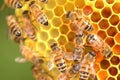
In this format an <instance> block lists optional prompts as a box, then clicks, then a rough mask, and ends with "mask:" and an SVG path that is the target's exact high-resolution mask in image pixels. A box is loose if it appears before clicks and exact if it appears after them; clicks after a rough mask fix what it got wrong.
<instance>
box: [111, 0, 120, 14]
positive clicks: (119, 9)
mask: <svg viewBox="0 0 120 80" xmlns="http://www.w3.org/2000/svg"><path fill="white" fill-rule="evenodd" d="M112 9H113V11H114V12H115V13H120V2H116V3H115V4H114V5H113V6H112Z"/></svg>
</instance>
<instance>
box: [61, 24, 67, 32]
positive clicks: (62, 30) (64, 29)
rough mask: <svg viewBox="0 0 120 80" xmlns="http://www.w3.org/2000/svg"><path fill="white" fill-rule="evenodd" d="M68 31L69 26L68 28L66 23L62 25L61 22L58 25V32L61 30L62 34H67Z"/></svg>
mask: <svg viewBox="0 0 120 80" xmlns="http://www.w3.org/2000/svg"><path fill="white" fill-rule="evenodd" d="M68 31H69V28H68V26H67V25H64V24H63V25H62V26H60V32H61V33H62V34H67V33H68Z"/></svg>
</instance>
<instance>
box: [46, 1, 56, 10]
mask: <svg viewBox="0 0 120 80" xmlns="http://www.w3.org/2000/svg"><path fill="white" fill-rule="evenodd" d="M46 6H47V8H48V9H53V8H54V7H55V6H56V1H53V0H49V2H48V3H47V5H46Z"/></svg>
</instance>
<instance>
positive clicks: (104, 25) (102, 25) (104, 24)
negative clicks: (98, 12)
mask: <svg viewBox="0 0 120 80" xmlns="http://www.w3.org/2000/svg"><path fill="white" fill-rule="evenodd" d="M98 25H99V26H100V28H101V29H106V28H108V27H109V23H108V20H107V19H102V20H101V21H100V22H99V24H98Z"/></svg>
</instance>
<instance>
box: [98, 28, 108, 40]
mask: <svg viewBox="0 0 120 80" xmlns="http://www.w3.org/2000/svg"><path fill="white" fill-rule="evenodd" d="M97 35H98V36H100V37H101V38H102V39H105V38H106V37H107V34H106V32H105V31H102V30H99V31H98V33H97Z"/></svg>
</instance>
